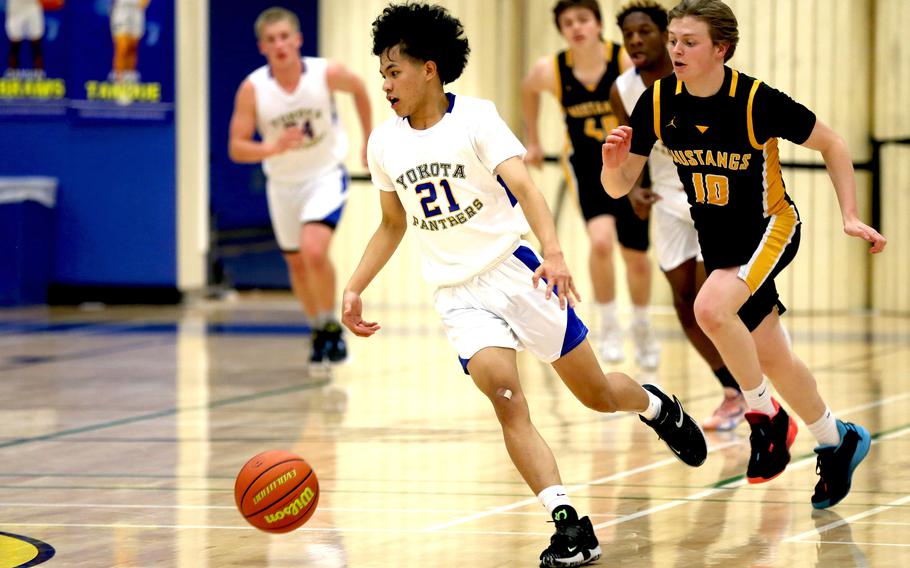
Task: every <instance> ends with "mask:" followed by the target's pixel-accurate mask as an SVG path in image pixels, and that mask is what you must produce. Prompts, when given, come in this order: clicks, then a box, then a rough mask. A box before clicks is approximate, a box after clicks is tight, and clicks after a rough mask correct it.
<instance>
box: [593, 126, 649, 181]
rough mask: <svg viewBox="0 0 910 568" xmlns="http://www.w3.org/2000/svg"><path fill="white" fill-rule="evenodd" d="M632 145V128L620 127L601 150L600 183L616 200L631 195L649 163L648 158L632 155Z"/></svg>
mask: <svg viewBox="0 0 910 568" xmlns="http://www.w3.org/2000/svg"><path fill="white" fill-rule="evenodd" d="M631 144H632V128H631V127H629V126H620V127H617V128H614V129H613V130H611V131H610V134H608V135H607V139H606V140H605V141H604V145H603V147H602V148H601V157H602V158H603V167H602V168H601V170H600V183H601V184H602V185H603V186H604V189H605V190H606V192H607V194H608V195H609V196H610V197H612V198H614V199H619V198H620V197H623V196H624V195H627V194H628V193H629V191H630V190H631V189H632V186H633V185H635V182H636V181H637V180H638V178H639V176H641V172H642V170H643V169H644V167H645V163H646V162H647V161H648V158H647V157H646V156H640V155H638V154H632V153H630V152H629V148H630V146H631Z"/></svg>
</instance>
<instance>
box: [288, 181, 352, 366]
mask: <svg viewBox="0 0 910 568" xmlns="http://www.w3.org/2000/svg"><path fill="white" fill-rule="evenodd" d="M349 181H350V180H349V177H348V173H347V170H345V169H344V168H343V167H340V166H339V167H337V168H333V169H332V170H331V171H329V172H327V173H325V174H323V175H320V176H318V177H316V178H314V179H313V180H311V181H309V182H307V183H306V184H305V187H304V189H303V192H302V197H301V199H302V202H303V205H302V210H301V214H300V215H301V217H300V218H301V222H302V229H301V233H300V252H301V258H302V259H303V263H304V266H305V268H306V272H307V284H308V294H309V296H310V298H311V301H312V302H313V304H314V305H315V307H316V320H315V327H316V329H318V330H319V332H318V333H317V334H316V336H315V337H316V339H318V340H319V343H320V346H321V348H322V349H323V357H324V358H325V359H328V360H329V361H331V362H333V363H337V362H340V361H343V360H345V359H346V358H347V353H348V351H347V345H346V343H345V340H344V337H343V334H342V328H341V324H340V323H339V321H338V316H337V314H336V311H335V310H336V306H335V297H336V294H335V292H336V285H335V267H334V265H333V264H332V260H331V259H330V258H329V247H330V246H331V244H332V237H333V236H334V234H335V228H336V227H337V225H338V222H339V221H340V220H341V214H342V212H343V211H344V204H345V202H346V201H347V187H348V183H349ZM314 349H315V346H314ZM314 354H315V352H314Z"/></svg>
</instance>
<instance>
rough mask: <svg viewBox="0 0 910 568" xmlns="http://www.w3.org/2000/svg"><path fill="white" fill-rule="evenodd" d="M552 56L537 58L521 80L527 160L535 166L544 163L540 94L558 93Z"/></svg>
mask: <svg viewBox="0 0 910 568" xmlns="http://www.w3.org/2000/svg"><path fill="white" fill-rule="evenodd" d="M553 65H554V63H553V58H552V57H542V58H540V59H539V60H537V63H535V64H534V67H532V68H531V71H530V73H528V75H527V77H525V78H524V80H523V81H522V82H521V114H522V119H523V120H524V123H525V131H526V133H527V138H526V140H525V142H527V144H526V146H527V153H526V154H525V158H524V159H525V162H526V163H527V164H528V165H531V166H534V167H540V165H541V164H542V163H543V149H542V148H541V146H540V131H539V130H538V119H539V117H540V94H541V93H543V92H545V91H548V92H550V93H552V94H554V95H555V94H556V90H555V89H556V71H555V70H554V67H553Z"/></svg>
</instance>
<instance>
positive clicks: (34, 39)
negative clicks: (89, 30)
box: [0, 0, 72, 118]
mask: <svg viewBox="0 0 910 568" xmlns="http://www.w3.org/2000/svg"><path fill="white" fill-rule="evenodd" d="M71 1H72V0H71ZM0 11H2V15H3V22H4V34H3V42H2V44H0V45H2V53H3V54H4V56H5V58H4V59H3V60H2V61H0V65H2V66H3V67H2V68H3V75H2V77H0V118H15V117H28V118H34V117H62V116H64V115H65V114H66V109H67V103H68V101H67V95H68V92H67V86H68V85H67V80H66V77H67V72H68V69H69V62H70V56H69V53H70V49H69V41H70V40H69V37H68V35H67V32H68V30H69V27H68V26H67V25H66V23H65V22H64V16H65V14H66V10H65V6H64V1H63V0H43V1H39V0H0Z"/></svg>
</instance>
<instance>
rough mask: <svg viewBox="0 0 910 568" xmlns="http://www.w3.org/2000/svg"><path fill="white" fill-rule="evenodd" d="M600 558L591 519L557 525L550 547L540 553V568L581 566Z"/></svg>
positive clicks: (598, 545) (583, 518) (598, 544)
mask: <svg viewBox="0 0 910 568" xmlns="http://www.w3.org/2000/svg"><path fill="white" fill-rule="evenodd" d="M598 558H600V543H598V542H597V536H595V535H594V527H592V526H591V519H589V518H588V517H582V518H580V519H578V520H577V521H574V522H566V523H556V533H555V534H554V535H553V536H551V537H550V546H548V547H547V549H546V550H544V551H543V552H541V553H540V568H556V567H562V566H581V565H583V564H587V563H589V562H594V561H595V560H597V559H598Z"/></svg>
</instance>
